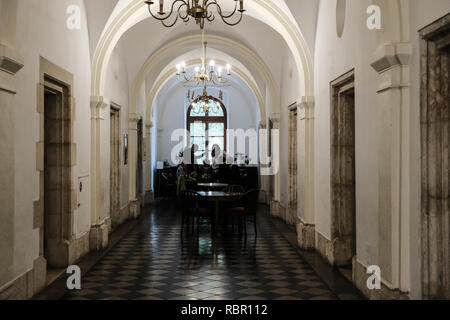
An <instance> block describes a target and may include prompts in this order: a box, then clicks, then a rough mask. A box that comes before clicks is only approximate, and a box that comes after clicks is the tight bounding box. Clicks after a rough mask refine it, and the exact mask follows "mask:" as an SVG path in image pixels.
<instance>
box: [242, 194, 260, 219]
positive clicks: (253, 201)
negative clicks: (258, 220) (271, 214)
mask: <svg viewBox="0 0 450 320" xmlns="http://www.w3.org/2000/svg"><path fill="white" fill-rule="evenodd" d="M244 201H245V209H246V211H247V213H250V214H256V211H257V210H258V201H259V190H250V191H248V192H246V193H245V195H244Z"/></svg>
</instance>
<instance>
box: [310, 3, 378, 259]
mask: <svg viewBox="0 0 450 320" xmlns="http://www.w3.org/2000/svg"><path fill="white" fill-rule="evenodd" d="M370 4H371V1H368V0H348V1H347V18H346V24H345V28H344V34H343V36H342V38H341V39H340V38H338V36H337V32H336V0H326V1H321V2H320V7H319V17H318V26H317V40H316V49H315V59H314V60H315V91H316V94H315V98H316V115H315V148H316V149H315V162H316V166H315V211H316V230H317V231H318V232H320V233H321V234H322V235H324V236H325V237H326V238H328V239H330V238H331V185H330V181H331V178H330V177H331V171H330V170H331V168H330V166H331V160H330V156H331V154H330V145H331V144H330V121H331V120H330V108H331V107H330V101H331V100H330V82H331V81H332V80H334V79H336V78H337V77H339V76H341V75H343V74H344V73H346V72H348V71H350V70H351V69H353V68H354V69H355V89H356V93H355V131H356V216H357V222H356V223H357V254H358V259H359V260H360V261H361V262H363V263H366V264H368V265H371V264H377V260H378V248H377V243H378V228H377V226H378V164H377V158H378V150H377V147H376V146H377V104H376V101H377V95H376V84H377V83H378V82H377V81H378V80H377V79H378V78H377V74H376V72H375V71H374V70H373V69H372V68H371V66H370V62H371V57H372V54H373V52H374V51H375V49H376V34H375V32H373V31H369V30H368V29H367V28H366V17H367V16H366V14H365V12H366V9H367V7H368V6H369V5H370Z"/></svg>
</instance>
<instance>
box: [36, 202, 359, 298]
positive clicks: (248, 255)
mask: <svg viewBox="0 0 450 320" xmlns="http://www.w3.org/2000/svg"><path fill="white" fill-rule="evenodd" d="M258 218H259V223H258V227H259V233H258V237H257V238H256V237H255V236H254V233H253V229H252V228H251V227H250V225H249V228H248V229H249V230H248V232H249V234H248V236H247V239H245V237H244V236H239V235H238V234H237V232H236V233H234V234H233V233H232V231H231V228H230V230H228V233H223V232H222V233H221V234H219V235H218V236H217V239H216V240H215V237H211V234H210V232H209V228H208V227H207V226H204V227H203V229H202V230H201V233H200V236H199V237H198V239H196V236H195V235H194V236H192V235H185V236H184V238H183V240H181V238H180V226H181V214H180V210H177V208H176V205H175V204H173V203H172V202H168V201H158V202H156V203H155V205H154V206H152V207H151V208H148V209H147V210H146V212H145V213H144V215H143V217H142V218H141V219H140V220H138V222H137V224H136V226H135V227H134V228H133V229H132V230H131V231H130V232H129V233H128V234H127V235H125V236H124V237H123V238H122V240H121V241H120V242H119V243H118V244H117V245H116V246H115V247H113V248H112V249H111V250H110V251H109V252H108V253H107V254H106V255H105V256H104V257H103V258H102V259H101V260H100V261H99V262H98V263H97V264H95V266H94V267H93V268H92V269H91V270H89V272H88V273H87V274H86V275H85V276H83V277H82V279H81V286H82V290H79V291H78V290H75V291H72V292H68V293H67V294H66V295H65V296H64V297H63V299H69V300H102V299H105V300H116V299H120V300H241V299H242V300H260V299H265V300H276V299H280V300H335V299H339V297H341V298H343V299H359V296H358V295H357V293H356V290H354V291H353V292H352V291H349V290H348V289H347V291H345V290H343V289H342V288H340V289H339V292H333V291H332V290H331V289H330V288H329V287H328V286H327V285H326V284H325V282H324V281H323V280H322V279H321V278H320V277H319V276H318V275H317V274H316V273H315V271H314V270H313V269H312V268H311V267H310V266H309V265H308V263H307V262H306V261H305V260H304V259H303V258H302V257H301V256H300V255H299V253H298V252H297V250H296V248H294V247H293V246H291V244H290V243H289V242H288V240H287V239H286V238H284V237H283V236H282V234H281V233H280V230H279V229H277V228H276V227H275V224H274V223H275V222H276V220H275V219H273V218H270V217H269V215H268V212H267V209H266V208H265V207H261V208H260V213H259V217H258ZM291 232H292V233H295V232H294V231H293V230H292V231H291ZM332 273H333V272H332ZM334 273H335V272H334ZM330 275H331V274H330ZM334 276H335V277H339V275H338V274H335V275H334ZM63 277H64V276H63ZM349 286H350V285H349ZM350 290H351V289H350ZM344 291H345V292H344ZM45 294H46V293H45V291H44V292H43V294H42V295H41V296H45Z"/></svg>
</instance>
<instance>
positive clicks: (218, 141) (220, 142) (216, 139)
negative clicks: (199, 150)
mask: <svg viewBox="0 0 450 320" xmlns="http://www.w3.org/2000/svg"><path fill="white" fill-rule="evenodd" d="M224 142H225V139H224V138H223V137H222V138H219V137H214V138H209V149H210V151H212V147H213V146H214V145H215V144H217V145H218V146H219V147H220V149H221V150H225V145H224V144H225V143H224Z"/></svg>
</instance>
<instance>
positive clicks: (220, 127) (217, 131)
mask: <svg viewBox="0 0 450 320" xmlns="http://www.w3.org/2000/svg"><path fill="white" fill-rule="evenodd" d="M208 134H209V136H210V137H223V136H225V125H224V124H223V123H210V124H209V132H208Z"/></svg>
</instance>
